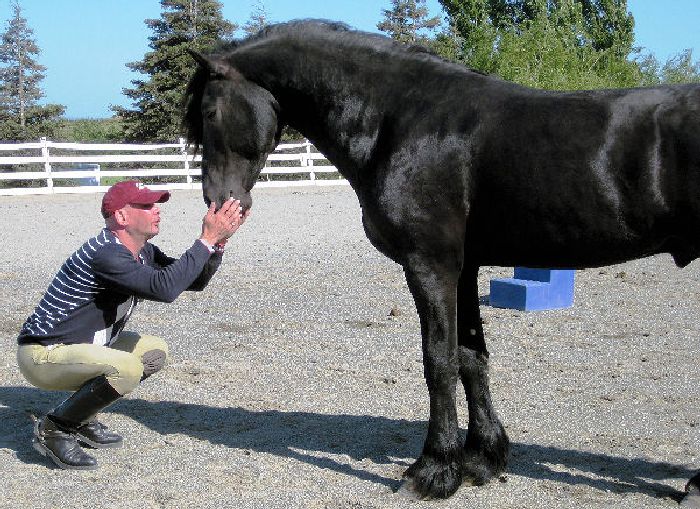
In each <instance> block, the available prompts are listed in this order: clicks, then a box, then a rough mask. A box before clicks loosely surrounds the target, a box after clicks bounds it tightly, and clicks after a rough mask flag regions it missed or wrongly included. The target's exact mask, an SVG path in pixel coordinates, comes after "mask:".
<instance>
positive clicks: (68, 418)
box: [34, 376, 121, 470]
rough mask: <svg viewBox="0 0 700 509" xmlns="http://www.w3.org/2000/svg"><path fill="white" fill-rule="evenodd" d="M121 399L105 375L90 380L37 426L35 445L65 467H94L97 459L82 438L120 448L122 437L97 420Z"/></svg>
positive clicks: (38, 422) (90, 468)
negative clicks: (97, 417)
mask: <svg viewBox="0 0 700 509" xmlns="http://www.w3.org/2000/svg"><path fill="white" fill-rule="evenodd" d="M119 398H121V394H119V393H118V392H117V391H116V390H115V389H114V388H113V387H112V386H111V385H110V384H109V382H108V381H107V379H106V378H105V377H104V376H98V377H97V378H93V379H92V380H89V381H88V382H87V383H85V385H83V386H82V387H81V388H80V389H78V390H77V391H76V392H75V393H73V395H72V396H71V397H69V398H68V399H67V400H65V401H64V402H63V403H61V404H60V405H58V407H56V408H55V409H54V410H53V411H52V412H50V413H49V414H48V415H46V416H45V417H43V418H41V419H39V420H38V421H37V423H36V426H35V427H34V435H35V438H34V447H35V448H36V449H37V450H38V451H39V452H40V453H42V454H43V455H44V456H48V457H49V458H51V460H53V462H54V463H56V464H57V465H58V466H59V467H61V468H66V469H78V470H92V469H95V468H97V461H96V460H95V458H93V457H92V456H90V455H89V454H87V453H85V451H83V450H82V448H81V447H80V445H79V444H78V441H81V442H83V443H86V444H88V445H91V446H93V447H116V446H118V445H119V444H120V443H121V437H120V436H119V435H117V434H116V433H111V432H109V431H107V430H106V427H105V426H103V425H102V424H100V423H98V422H97V421H96V420H95V415H96V414H97V412H99V411H100V410H102V409H103V408H105V407H106V406H108V405H110V404H111V403H113V402H115V401H116V400H118V399H119Z"/></svg>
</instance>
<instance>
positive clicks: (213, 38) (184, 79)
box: [112, 0, 236, 141]
mask: <svg viewBox="0 0 700 509" xmlns="http://www.w3.org/2000/svg"><path fill="white" fill-rule="evenodd" d="M160 4H161V9H162V13H161V16H160V19H147V20H146V25H148V26H149V27H150V28H151V29H152V30H153V35H152V36H151V37H150V38H149V40H150V44H149V47H150V48H151V49H152V51H150V52H148V53H146V55H145V56H144V59H143V60H141V61H140V62H132V63H129V64H127V67H129V68H130V69H132V70H133V71H136V72H139V73H141V74H143V75H145V76H146V79H136V80H133V81H132V82H131V83H132V84H133V85H134V88H129V89H124V94H125V95H126V96H127V97H128V98H130V99H131V100H132V102H133V105H134V109H128V108H124V107H121V106H115V107H113V108H112V109H113V111H114V112H115V113H116V115H117V117H119V118H120V119H121V121H122V125H123V127H124V134H125V137H126V139H128V140H135V141H173V140H174V139H176V138H177V137H178V136H179V135H180V123H181V116H182V97H183V95H184V91H185V87H186V85H187V83H188V81H189V79H190V77H191V76H192V73H193V72H194V69H195V65H194V64H193V62H192V57H191V56H190V55H189V54H188V53H187V49H188V48H190V49H194V50H197V51H203V52H206V51H210V50H212V49H214V47H216V45H217V44H219V42H220V41H221V40H226V39H229V38H231V37H232V34H233V32H234V30H235V28H236V27H235V26H234V25H232V24H231V23H229V22H228V21H226V20H224V19H223V17H222V15H221V2H219V1H217V0H161V2H160Z"/></svg>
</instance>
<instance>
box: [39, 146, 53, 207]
mask: <svg viewBox="0 0 700 509" xmlns="http://www.w3.org/2000/svg"><path fill="white" fill-rule="evenodd" d="M39 141H40V142H41V156H42V157H43V158H44V171H46V172H47V173H48V174H49V176H48V177H47V179H46V187H48V188H49V189H50V190H51V192H52V193H53V179H52V178H51V163H50V162H49V142H48V141H47V140H46V137H42V138H41V139H40V140H39Z"/></svg>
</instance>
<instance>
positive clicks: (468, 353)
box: [457, 264, 510, 485]
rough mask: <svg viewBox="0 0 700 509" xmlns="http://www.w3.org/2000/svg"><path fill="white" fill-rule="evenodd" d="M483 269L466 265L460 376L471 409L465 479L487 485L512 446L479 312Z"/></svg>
mask: <svg viewBox="0 0 700 509" xmlns="http://www.w3.org/2000/svg"><path fill="white" fill-rule="evenodd" d="M478 272H479V266H478V265H476V264H471V265H470V264H465V266H464V268H463V269H462V274H461V276H460V279H459V287H458V290H457V338H458V339H457V343H458V351H459V376H460V378H461V379H462V385H463V386H464V393H465V394H466V397H467V405H468V407H469V428H468V432H467V438H466V441H465V444H464V451H465V454H464V479H465V481H468V482H470V483H471V484H474V485H479V484H484V483H485V482H487V481H488V480H490V479H491V478H493V477H494V476H496V475H498V474H499V473H501V472H502V471H503V470H504V469H505V467H506V462H507V459H508V452H509V449H510V444H509V441H508V436H507V435H506V432H505V430H504V429H503V425H502V424H501V422H500V420H499V419H498V416H497V415H496V411H495V410H494V409H493V405H492V403H491V391H490V389H489V380H488V357H489V353H488V351H487V349H486V341H485V339H484V328H483V326H482V324H481V314H480V312H479V288H478V285H477V275H478Z"/></svg>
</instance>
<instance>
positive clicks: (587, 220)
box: [465, 209, 668, 268]
mask: <svg viewBox="0 0 700 509" xmlns="http://www.w3.org/2000/svg"><path fill="white" fill-rule="evenodd" d="M472 219H473V220H470V221H469V224H468V228H467V236H466V242H465V249H466V250H467V252H469V251H471V252H472V253H473V254H474V257H475V258H476V259H477V260H478V261H479V263H480V264H481V265H497V266H506V267H508V266H530V267H550V268H584V267H598V266H603V265H611V264H615V263H621V262H624V261H627V260H631V259H635V258H640V257H644V256H649V255H652V254H656V253H659V252H663V251H664V250H665V249H664V247H665V244H666V241H667V240H668V237H667V236H666V235H664V234H663V232H660V231H656V230H655V229H649V228H646V227H637V225H635V227H634V228H632V227H630V224H629V223H626V222H624V221H622V220H621V219H620V218H618V217H615V216H609V215H605V214H601V213H594V212H591V213H590V214H589V215H588V216H586V217H584V216H582V215H581V214H575V213H571V212H570V211H560V213H556V212H554V211H550V213H549V214H546V215H545V214H539V213H534V212H533V211H532V210H520V211H517V209H516V210H511V213H510V214H508V216H507V217H502V216H500V217H499V216H495V217H481V219H479V214H478V213H475V215H474V217H473V218H472Z"/></svg>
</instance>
